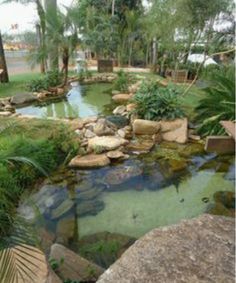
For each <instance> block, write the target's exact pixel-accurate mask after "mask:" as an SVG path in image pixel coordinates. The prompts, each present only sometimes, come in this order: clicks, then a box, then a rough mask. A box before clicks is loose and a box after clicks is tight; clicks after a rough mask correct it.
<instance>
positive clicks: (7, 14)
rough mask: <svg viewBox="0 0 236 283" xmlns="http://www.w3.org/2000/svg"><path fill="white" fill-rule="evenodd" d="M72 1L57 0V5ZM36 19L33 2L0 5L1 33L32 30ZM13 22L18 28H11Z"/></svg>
mask: <svg viewBox="0 0 236 283" xmlns="http://www.w3.org/2000/svg"><path fill="white" fill-rule="evenodd" d="M0 2H1V1H0ZM72 2H73V0H58V3H59V5H65V6H69V5H70V4H71V3H72ZM37 19H38V16H37V11H36V7H35V5H34V4H28V5H22V4H19V3H10V4H2V5H0V30H1V32H2V33H12V34H14V33H20V32H22V31H25V30H33V29H34V28H35V25H34V23H35V22H36V21H37ZM15 24H18V29H17V30H12V29H11V25H15Z"/></svg>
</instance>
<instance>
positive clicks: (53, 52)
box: [44, 0, 59, 71]
mask: <svg viewBox="0 0 236 283" xmlns="http://www.w3.org/2000/svg"><path fill="white" fill-rule="evenodd" d="M44 6H45V13H46V17H47V21H46V33H47V35H49V34H50V33H49V32H48V30H49V29H52V26H54V28H55V30H56V29H57V27H58V17H57V12H58V10H57V0H44ZM50 18H52V19H53V23H52V21H50ZM49 21H50V26H49V25H48V23H49ZM46 44H47V45H48V46H50V47H51V48H50V49H49V53H48V59H49V69H50V70H56V71H57V70H58V68H59V62H58V40H57V37H55V36H54V37H51V35H50V36H46Z"/></svg>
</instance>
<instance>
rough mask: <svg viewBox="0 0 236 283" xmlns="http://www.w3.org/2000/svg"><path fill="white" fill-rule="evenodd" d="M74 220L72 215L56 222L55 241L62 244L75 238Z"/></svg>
mask: <svg viewBox="0 0 236 283" xmlns="http://www.w3.org/2000/svg"><path fill="white" fill-rule="evenodd" d="M75 224H76V220H75V217H74V216H73V215H71V216H70V217H66V218H63V219H61V220H59V221H58V222H57V228H56V241H57V243H61V244H63V245H68V243H69V242H70V241H72V240H76V239H75V235H76V233H75V229H76V225H75Z"/></svg>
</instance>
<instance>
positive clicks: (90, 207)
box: [76, 200, 105, 217]
mask: <svg viewBox="0 0 236 283" xmlns="http://www.w3.org/2000/svg"><path fill="white" fill-rule="evenodd" d="M104 207H105V204H104V202H103V201H101V200H88V201H83V202H81V203H78V204H77V208H76V211H77V215H78V216H79V217H82V216H86V215H96V214H98V213H99V212H100V211H101V210H103V209H104Z"/></svg>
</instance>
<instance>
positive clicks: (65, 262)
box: [50, 244, 104, 282]
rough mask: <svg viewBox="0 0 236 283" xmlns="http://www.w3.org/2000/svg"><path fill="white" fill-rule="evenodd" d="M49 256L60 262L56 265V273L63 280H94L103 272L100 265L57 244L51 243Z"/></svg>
mask: <svg viewBox="0 0 236 283" xmlns="http://www.w3.org/2000/svg"><path fill="white" fill-rule="evenodd" d="M50 258H51V259H54V260H56V261H57V262H58V263H61V264H59V265H58V268H57V269H56V273H57V274H58V276H59V277H60V278H61V279H62V280H64V281H65V280H72V281H73V280H74V281H76V282H77V281H78V280H79V281H83V282H96V280H97V278H98V277H99V276H100V275H101V274H102V273H103V272H104V269H103V268H101V267H100V266H98V265H96V264H94V263H92V262H89V261H88V260H86V259H84V258H82V257H81V256H79V255H77V254H76V253H74V252H73V251H71V250H69V249H67V248H65V247H64V246H62V245H59V244H54V245H52V247H51V252H50Z"/></svg>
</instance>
